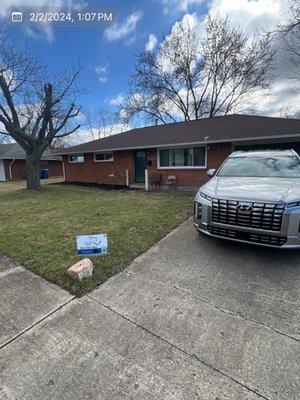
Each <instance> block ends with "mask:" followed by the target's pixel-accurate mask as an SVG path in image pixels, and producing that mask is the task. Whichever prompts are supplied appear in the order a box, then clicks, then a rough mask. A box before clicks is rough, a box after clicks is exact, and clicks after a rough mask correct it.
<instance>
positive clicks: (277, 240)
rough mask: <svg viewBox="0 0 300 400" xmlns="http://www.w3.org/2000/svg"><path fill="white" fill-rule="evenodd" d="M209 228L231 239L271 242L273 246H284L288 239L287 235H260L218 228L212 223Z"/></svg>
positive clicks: (217, 234) (214, 233) (212, 232)
mask: <svg viewBox="0 0 300 400" xmlns="http://www.w3.org/2000/svg"><path fill="white" fill-rule="evenodd" d="M207 230H208V232H209V233H210V234H212V235H216V236H221V237H228V238H230V239H238V240H245V241H247V242H252V243H261V244H269V245H272V246H283V245H284V244H285V243H286V241H287V238H286V237H277V236H269V235H258V234H256V233H249V232H239V231H234V230H231V229H223V228H217V227H215V226H210V225H208V226H207Z"/></svg>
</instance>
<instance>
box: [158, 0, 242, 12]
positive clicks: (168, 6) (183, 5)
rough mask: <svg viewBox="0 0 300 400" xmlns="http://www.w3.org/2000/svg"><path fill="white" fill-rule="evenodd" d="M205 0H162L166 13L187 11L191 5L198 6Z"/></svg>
mask: <svg viewBox="0 0 300 400" xmlns="http://www.w3.org/2000/svg"><path fill="white" fill-rule="evenodd" d="M231 1H234V0H231ZM203 2H204V0H161V3H162V6H163V11H164V13H165V14H170V13H174V12H175V13H176V12H186V11H187V10H188V9H189V8H190V7H191V6H197V5H199V4H201V3H203Z"/></svg>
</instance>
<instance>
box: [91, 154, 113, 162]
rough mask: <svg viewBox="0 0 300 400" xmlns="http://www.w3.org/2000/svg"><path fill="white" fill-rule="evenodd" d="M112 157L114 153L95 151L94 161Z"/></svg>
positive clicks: (106, 159)
mask: <svg viewBox="0 0 300 400" xmlns="http://www.w3.org/2000/svg"><path fill="white" fill-rule="evenodd" d="M113 158H114V153H96V154H95V160H96V161H110V160H111V161H112V160H113Z"/></svg>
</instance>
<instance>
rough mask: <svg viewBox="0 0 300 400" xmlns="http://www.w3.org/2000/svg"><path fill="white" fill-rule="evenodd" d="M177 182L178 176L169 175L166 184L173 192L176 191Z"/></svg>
mask: <svg viewBox="0 0 300 400" xmlns="http://www.w3.org/2000/svg"><path fill="white" fill-rule="evenodd" d="M175 184H176V176H175V175H170V176H168V178H167V180H166V182H165V185H166V186H167V187H169V188H170V191H171V193H173V192H174V189H175Z"/></svg>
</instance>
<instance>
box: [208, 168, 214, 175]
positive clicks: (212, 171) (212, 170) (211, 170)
mask: <svg viewBox="0 0 300 400" xmlns="http://www.w3.org/2000/svg"><path fill="white" fill-rule="evenodd" d="M215 173H216V169H215V168H212V169H209V170H208V171H207V175H208V176H214V174H215Z"/></svg>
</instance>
